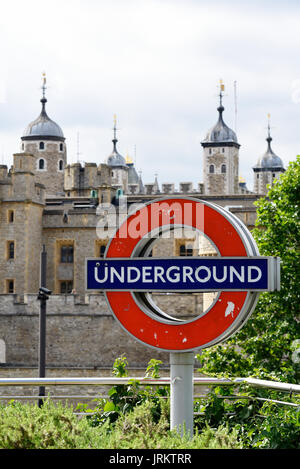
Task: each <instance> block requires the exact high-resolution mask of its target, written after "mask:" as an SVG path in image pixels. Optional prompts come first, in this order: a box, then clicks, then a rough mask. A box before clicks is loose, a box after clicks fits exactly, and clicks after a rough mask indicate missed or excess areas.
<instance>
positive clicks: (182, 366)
mask: <svg viewBox="0 0 300 469" xmlns="http://www.w3.org/2000/svg"><path fill="white" fill-rule="evenodd" d="M194 356H195V354H194V352H178V353H177V352H176V353H170V368H171V369H170V373H171V430H177V432H179V433H180V434H181V435H182V434H183V432H184V429H185V431H186V433H187V434H189V436H190V438H192V437H193V423H194V417H193V414H194V409H193V404H194V386H193V374H194Z"/></svg>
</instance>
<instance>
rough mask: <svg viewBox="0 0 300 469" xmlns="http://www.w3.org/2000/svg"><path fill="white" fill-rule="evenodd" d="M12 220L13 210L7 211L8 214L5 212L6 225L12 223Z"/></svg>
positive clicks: (13, 216)
mask: <svg viewBox="0 0 300 469" xmlns="http://www.w3.org/2000/svg"><path fill="white" fill-rule="evenodd" d="M14 218H15V212H14V210H8V212H7V221H8V223H13V222H14Z"/></svg>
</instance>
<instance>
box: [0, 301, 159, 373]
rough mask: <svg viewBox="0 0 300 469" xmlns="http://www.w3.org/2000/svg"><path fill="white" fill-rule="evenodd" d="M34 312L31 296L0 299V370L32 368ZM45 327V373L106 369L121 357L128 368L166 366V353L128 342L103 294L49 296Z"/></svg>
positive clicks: (36, 305)
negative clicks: (1, 353)
mask: <svg viewBox="0 0 300 469" xmlns="http://www.w3.org/2000/svg"><path fill="white" fill-rule="evenodd" d="M39 307H40V304H39V301H38V300H37V298H36V295H24V297H17V296H16V295H0V339H2V340H3V341H4V343H5V348H6V354H5V355H6V357H5V363H3V364H2V366H4V365H5V366H13V367H16V366H19V367H23V366H26V367H28V366H29V367H32V366H33V367H34V366H37V363H38V347H39ZM46 327H47V331H46V332H47V339H46V346H47V349H46V355H47V358H46V361H47V365H48V366H49V367H55V368H59V367H65V368H74V367H77V368H102V367H108V368H111V367H112V365H113V362H114V360H115V358H117V357H118V356H120V355H121V354H125V355H126V357H127V359H128V361H129V363H130V364H131V366H132V367H144V366H145V365H147V363H148V361H149V360H150V359H151V358H158V359H161V360H163V361H164V362H166V361H168V353H165V352H161V351H158V350H155V349H152V348H150V347H146V346H145V345H144V344H141V343H139V342H138V341H137V340H135V339H134V338H132V337H131V336H129V334H128V333H127V332H126V331H125V330H124V329H123V328H122V327H121V326H120V325H119V323H118V322H117V320H116V319H115V318H114V317H113V315H112V313H111V312H110V311H109V309H108V306H107V304H106V300H105V297H104V296H103V295H102V294H98V295H86V296H79V295H53V296H51V297H50V298H49V300H48V302H47V326H46Z"/></svg>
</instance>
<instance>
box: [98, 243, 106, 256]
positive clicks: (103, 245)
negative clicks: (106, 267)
mask: <svg viewBox="0 0 300 469" xmlns="http://www.w3.org/2000/svg"><path fill="white" fill-rule="evenodd" d="M105 249H106V245H105V244H101V246H100V248H99V257H104V253H105Z"/></svg>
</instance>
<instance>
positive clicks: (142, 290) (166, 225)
mask: <svg viewBox="0 0 300 469" xmlns="http://www.w3.org/2000/svg"><path fill="white" fill-rule="evenodd" d="M174 229H193V230H195V231H196V232H199V233H201V234H203V235H204V236H205V237H206V238H208V239H209V241H210V242H211V243H212V244H213V245H214V247H215V249H216V252H217V256H216V257H200V256H199V257H198V256H196V257H162V258H155V257H149V256H150V252H151V249H152V246H153V243H154V241H155V240H157V238H158V237H159V236H164V237H165V236H167V234H168V233H171V232H172V231H173V230H174ZM86 282H87V284H86V288H87V290H102V291H104V292H105V296H106V300H107V302H108V305H109V307H110V309H111V311H112V313H113V315H114V316H115V318H116V319H117V320H118V322H119V323H120V324H121V325H122V327H123V328H124V329H125V330H126V331H127V332H128V333H129V334H130V335H132V336H133V337H134V338H136V339H137V340H139V341H140V342H142V343H143V344H146V345H148V346H150V347H154V348H156V349H160V350H164V351H170V352H176V351H178V352H183V351H192V350H196V349H200V348H206V347H209V346H211V345H215V344H217V343H219V342H222V341H224V340H225V339H227V338H228V337H229V336H231V335H232V334H233V333H235V332H236V331H237V330H238V329H239V328H240V327H241V326H242V325H243V324H244V323H245V321H246V320H247V319H248V318H249V316H250V314H251V313H252V311H253V310H254V308H255V305H256V303H257V300H258V296H259V294H260V292H262V291H268V290H269V291H270V290H278V289H279V288H280V286H279V283H280V259H278V258H272V257H262V256H260V255H259V252H258V249H257V246H256V244H255V242H254V240H253V238H252V236H251V234H250V232H249V231H248V229H247V228H246V227H245V226H244V225H243V224H242V222H241V221H240V220H239V219H238V218H237V217H235V216H234V215H233V214H232V213H230V212H228V211H227V210H225V209H224V208H222V207H220V206H217V205H214V204H211V203H208V202H206V201H202V200H199V199H194V198H186V197H172V198H162V199H156V200H154V201H153V202H150V203H148V204H146V205H143V206H142V207H141V208H139V209H138V210H137V211H136V212H134V213H132V214H129V216H128V217H127V219H126V220H125V221H124V222H123V224H122V225H121V226H120V227H119V229H117V231H116V233H115V235H114V236H113V238H112V239H111V240H110V242H109V244H108V246H107V249H106V252H105V256H104V258H102V259H87V260H86ZM209 291H214V292H218V295H217V298H216V299H215V300H214V302H213V303H212V305H211V306H210V307H209V308H208V309H207V310H206V311H204V312H203V313H202V314H200V315H199V316H198V317H196V318H193V319H191V320H184V321H182V320H178V319H177V318H174V317H172V316H171V312H170V311H168V312H163V311H162V310H161V309H160V308H159V307H158V306H157V305H156V304H155V302H154V301H153V299H152V297H151V295H150V292H152V293H155V292H184V293H191V292H209Z"/></svg>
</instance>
